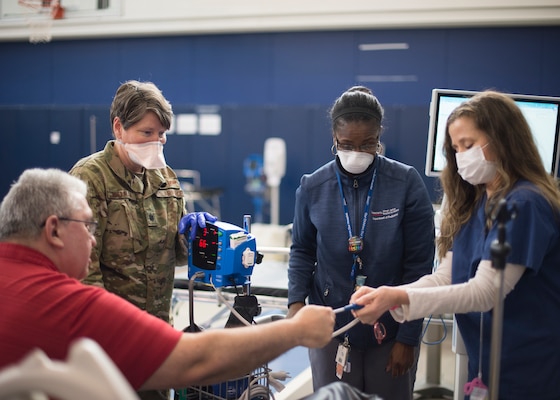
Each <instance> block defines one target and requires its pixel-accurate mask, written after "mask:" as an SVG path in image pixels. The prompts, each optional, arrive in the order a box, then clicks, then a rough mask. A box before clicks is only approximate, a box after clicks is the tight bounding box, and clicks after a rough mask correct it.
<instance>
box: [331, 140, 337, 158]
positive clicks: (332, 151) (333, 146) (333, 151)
mask: <svg viewBox="0 0 560 400" xmlns="http://www.w3.org/2000/svg"><path fill="white" fill-rule="evenodd" d="M331 153H332V155H333V156H336V153H337V151H336V146H335V145H334V143H333V145H332V146H331Z"/></svg>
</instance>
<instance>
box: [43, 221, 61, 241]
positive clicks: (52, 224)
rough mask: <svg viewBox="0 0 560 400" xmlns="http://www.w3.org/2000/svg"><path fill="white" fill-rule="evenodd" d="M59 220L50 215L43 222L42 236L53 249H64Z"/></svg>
mask: <svg viewBox="0 0 560 400" xmlns="http://www.w3.org/2000/svg"><path fill="white" fill-rule="evenodd" d="M60 226H61V225H60V220H59V219H58V217H57V216H56V215H51V216H50V217H48V218H47V219H46V220H45V226H44V227H43V235H44V237H45V239H46V240H47V242H48V243H49V244H50V245H51V246H54V247H59V248H61V247H64V241H63V240H62V238H61V237H60Z"/></svg>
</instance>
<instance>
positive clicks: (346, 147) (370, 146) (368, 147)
mask: <svg viewBox="0 0 560 400" xmlns="http://www.w3.org/2000/svg"><path fill="white" fill-rule="evenodd" d="M378 144H379V142H374V143H367V144H362V145H361V146H354V145H353V144H348V143H339V142H338V140H337V141H336V150H338V151H362V152H365V153H371V152H374V151H377V146H378Z"/></svg>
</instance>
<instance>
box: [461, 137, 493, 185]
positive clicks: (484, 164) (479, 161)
mask: <svg viewBox="0 0 560 400" xmlns="http://www.w3.org/2000/svg"><path fill="white" fill-rule="evenodd" d="M486 146H488V143H486V144H485V145H484V146H483V147H480V146H473V147H471V148H470V149H468V150H467V151H463V152H462V153H456V154H455V159H456V160H457V172H458V173H459V175H461V178H463V180H465V181H467V182H469V183H470V184H471V185H480V184H482V183H488V182H491V181H492V180H493V179H494V177H495V176H496V170H497V167H496V163H495V162H493V161H488V160H486V158H485V157H484V152H483V151H482V149H483V148H484V147H486Z"/></svg>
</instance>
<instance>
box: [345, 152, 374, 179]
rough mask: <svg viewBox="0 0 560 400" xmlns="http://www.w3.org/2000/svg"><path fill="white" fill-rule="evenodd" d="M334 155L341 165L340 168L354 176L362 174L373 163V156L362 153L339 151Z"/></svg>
mask: <svg viewBox="0 0 560 400" xmlns="http://www.w3.org/2000/svg"><path fill="white" fill-rule="evenodd" d="M336 155H337V156H338V159H339V160H340V163H341V164H342V168H344V169H345V170H346V171H348V172H350V173H351V174H354V175H358V174H361V173H362V172H364V171H365V170H366V169H367V168H368V167H369V166H370V165H371V163H372V162H373V154H370V153H364V152H363V151H343V150H339V151H338V152H337V153H336Z"/></svg>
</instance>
